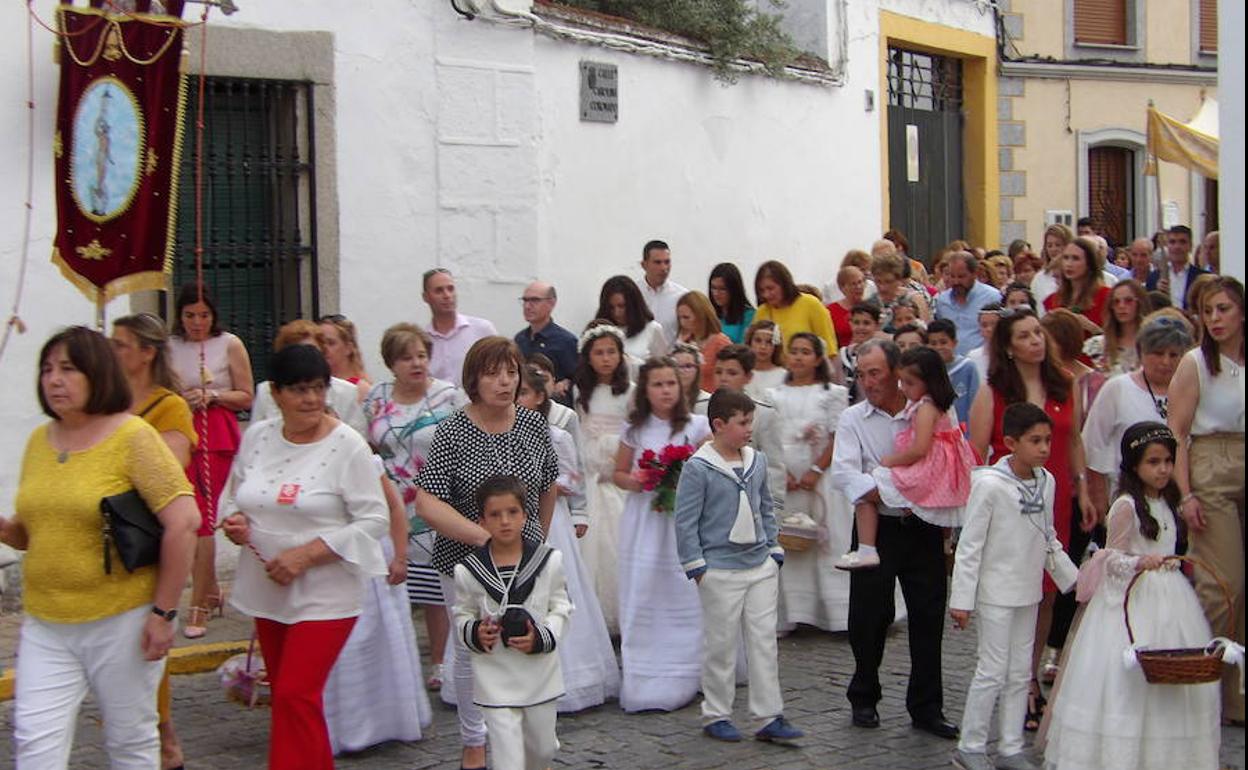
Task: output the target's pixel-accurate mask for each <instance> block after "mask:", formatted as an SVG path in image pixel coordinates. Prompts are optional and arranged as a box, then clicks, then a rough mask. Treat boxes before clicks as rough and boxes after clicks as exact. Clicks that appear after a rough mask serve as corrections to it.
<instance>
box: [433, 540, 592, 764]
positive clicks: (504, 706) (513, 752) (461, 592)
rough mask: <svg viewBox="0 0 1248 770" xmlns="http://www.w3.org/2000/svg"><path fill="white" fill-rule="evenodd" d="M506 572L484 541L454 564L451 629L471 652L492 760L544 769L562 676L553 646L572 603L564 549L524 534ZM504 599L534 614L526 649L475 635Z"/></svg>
mask: <svg viewBox="0 0 1248 770" xmlns="http://www.w3.org/2000/svg"><path fill="white" fill-rule="evenodd" d="M500 572H501V573H502V574H500ZM510 572H511V571H510V570H509V569H508V568H502V569H501V570H500V569H499V568H496V566H495V565H494V562H493V559H492V558H491V557H490V550H489V546H488V545H487V546H486V547H484V548H480V549H477V550H476V551H473V552H472V553H470V554H469V555H468V556H466V557H465V558H464V560H463V561H462V562H460V563H459V564H456V565H455V608H454V620H455V633H457V634H459V638H460V639H461V640H462V641H463V643H464V645H465V646H466V647H467V648H468V650H469V651H470V652H472V653H473V655H472V678H473V701H474V702H475V703H476V704H477V705H478V706H480V707H481V708H482V713H483V715H484V717H485V723H486V727H487V729H488V731H489V736H490V745H491V749H492V751H491V753H492V755H493V764H492V766H493V767H494V768H495V769H496V770H512V769H514V770H522V769H523V770H541V769H542V768H545V767H547V765H548V764H549V763H550V760H551V758H552V757H553V756H554V755H555V752H556V751H558V749H559V741H558V739H557V738H556V737H555V719H556V708H555V700H556V699H558V698H559V697H560V696H561V695H563V676H562V674H561V673H560V668H559V656H558V655H555V654H554V652H555V646H556V645H557V644H558V641H559V638H560V637H561V636H562V634H563V629H564V626H565V624H566V623H567V620H568V615H569V614H570V613H571V611H572V609H573V607H572V603H571V601H569V599H568V592H567V587H566V585H565V582H564V574H563V555H562V554H561V553H559V551H557V550H555V549H554V548H551V547H550V546H548V545H545V544H541V545H534V544H532V543H528V542H525V544H524V551H523V554H522V556H521V558H520V563H519V564H518V565H516V568H515V572H514V577H513V576H512V574H509V573H510ZM508 606H511V607H517V606H520V607H523V608H524V610H525V611H527V612H528V614H529V616H530V618H531V620H532V622H533V627H534V629H535V630H536V632H537V636H536V640H535V642H534V645H533V651H532V652H531V653H528V654H525V653H522V652H518V651H517V650H514V649H512V648H510V647H507V646H506V645H505V644H504V643H503V641H502V639H499V641H498V642H496V643H495V645H494V647H493V649H491V650H485V649H483V648H482V647H481V646H480V645H479V644H478V643H477V629H478V627H479V626H480V624H481V621H482V619H484V618H486V617H493V618H501V617H502V615H503V613H504V611H505V609H506V608H507V607H508Z"/></svg>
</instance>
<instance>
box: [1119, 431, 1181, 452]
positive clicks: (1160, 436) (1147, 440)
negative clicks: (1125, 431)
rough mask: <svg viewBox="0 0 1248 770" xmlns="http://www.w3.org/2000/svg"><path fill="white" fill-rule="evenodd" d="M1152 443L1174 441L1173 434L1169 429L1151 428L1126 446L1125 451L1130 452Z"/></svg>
mask: <svg viewBox="0 0 1248 770" xmlns="http://www.w3.org/2000/svg"><path fill="white" fill-rule="evenodd" d="M1154 441H1175V438H1174V434H1173V433H1172V432H1170V429H1169V428H1153V429H1151V430H1149V431H1147V432H1146V433H1144V435H1142V436H1136V437H1135V438H1134V439H1132V440H1131V443H1130V444H1127V449H1128V450H1132V449H1135V448H1136V447H1138V446H1140V445H1141V444H1151V443H1152V442H1154Z"/></svg>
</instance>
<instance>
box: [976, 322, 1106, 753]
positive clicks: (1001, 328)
mask: <svg viewBox="0 0 1248 770" xmlns="http://www.w3.org/2000/svg"><path fill="white" fill-rule="evenodd" d="M991 344H992V350H991V354H990V355H989V357H988V360H989V361H991V362H992V363H991V365H990V366H989V369H988V387H986V388H980V389H979V393H978V394H976V396H975V401H974V403H973V404H972V406H971V419H970V423H971V446H973V447H974V448H975V451H977V452H979V456H980V458H981V459H983V460H984V461H985V462H988V461H992V462H995V461H996V460H999V459H1001V458H1002V457H1004V456H1005V455H1007V454H1009V449H1007V448H1006V446H1005V437H1004V436H1003V435H1002V433H1001V420H1002V417H1003V415H1004V413H1005V408H1006V407H1007V406H1009V405H1010V404H1014V403H1018V402H1021V401H1029V402H1031V403H1033V404H1035V405H1036V406H1039V407H1041V408H1042V409H1044V411H1045V414H1047V415H1048V416H1049V418H1050V419H1051V420H1052V421H1053V443H1052V448H1051V450H1050V453H1049V461H1048V462H1047V463H1045V464H1044V467H1045V468H1046V469H1048V471H1049V472H1050V473H1052V474H1053V478H1054V480H1055V481H1056V482H1057V490H1056V492H1055V493H1054V500H1053V528H1054V529H1055V530H1057V537H1058V539H1059V540H1061V541H1062V543H1063V544H1064V545H1067V546H1068V545H1069V544H1070V533H1071V530H1072V528H1073V525H1074V517H1075V515H1076V512H1075V510H1074V501H1075V499H1076V498H1077V499H1078V501H1079V508H1078V516H1079V527H1080V528H1081V529H1082V530H1083V531H1085V532H1088V531H1090V530H1091V529H1092V528H1093V527H1094V526H1096V522H1097V515H1096V510H1095V508H1094V507H1093V505H1092V498H1091V497H1090V496H1089V495H1088V485H1087V479H1086V477H1085V467H1086V463H1085V457H1084V452H1083V439H1082V438H1081V436H1080V434H1079V425H1080V424H1081V423H1082V419H1081V418H1080V414H1081V412H1082V408H1083V405H1082V404H1081V403H1080V398H1079V393H1078V391H1077V390H1076V389H1074V388H1073V387H1072V382H1071V377H1070V375H1069V374H1068V373H1066V372H1064V371H1062V370H1061V369H1060V368H1059V367H1058V365H1057V356H1056V355H1054V354H1053V352H1052V351H1051V347H1050V343H1049V340H1048V338H1047V337H1046V336H1045V334H1044V330H1043V329H1042V328H1041V326H1040V320H1039V319H1038V318H1036V314H1035V313H1034V312H1032V310H1031V309H1030V308H1026V307H1019V308H1015V309H1014V310H1007V311H1005V312H1003V313H1002V314H1001V320H1000V321H999V322H998V323H997V327H996V330H995V331H994V332H993V334H992V342H991ZM989 449H991V450H992V457H991V458H989V457H988V455H987V452H988V450H989ZM1044 592H1045V593H1044V599H1043V600H1042V601H1041V602H1040V611H1039V614H1038V615H1037V617H1036V643H1035V645H1034V647H1033V649H1032V662H1031V671H1032V674H1033V675H1034V674H1035V672H1036V669H1037V667H1038V666H1039V664H1040V655H1041V653H1043V651H1044V645H1045V641H1046V640H1047V639H1048V636H1049V626H1050V624H1051V623H1052V621H1053V600H1054V597H1055V595H1056V592H1057V587H1056V586H1055V585H1054V584H1053V582H1052V581H1051V580H1050V579H1049V577H1048V576H1047V575H1046V576H1045V578H1044ZM1043 705H1044V699H1043V698H1042V697H1041V695H1040V685H1039V682H1036V681H1033V682H1032V691H1031V695H1030V696H1029V697H1028V701H1027V721H1026V723H1025V727H1026V728H1027V729H1029V730H1036V729H1037V728H1038V727H1039V725H1040V716H1041V715H1042V709H1043Z"/></svg>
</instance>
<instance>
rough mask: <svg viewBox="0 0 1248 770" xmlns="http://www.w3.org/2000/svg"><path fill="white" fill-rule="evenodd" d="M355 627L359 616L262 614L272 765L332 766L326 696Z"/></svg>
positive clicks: (272, 768) (283, 768)
mask: <svg viewBox="0 0 1248 770" xmlns="http://www.w3.org/2000/svg"><path fill="white" fill-rule="evenodd" d="M354 626H355V618H343V619H341V620H305V621H303V622H300V623H293V624H290V625H287V624H286V623H278V622H277V621H274V620H264V619H262V618H256V636H257V637H258V638H259V640H260V651H261V653H263V655H264V667H265V669H266V670H267V672H268V675H269V682H270V685H271V688H272V690H271V691H272V696H273V705H272V723H271V726H270V730H269V770H332V768H333V766H334V752H333V749H331V748H330V745H329V729H328V728H327V727H326V726H325V709H324V704H323V703H322V701H321V696H322V693H323V692H324V691H325V680H327V679H328V678H329V671H330V669H332V668H333V667H334V661H336V660H337V659H338V653H339V652H341V651H342V646H343V645H344V644H346V643H347V637H348V636H350V635H351V629H352V628H353V627H354Z"/></svg>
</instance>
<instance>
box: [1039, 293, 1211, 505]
mask: <svg viewBox="0 0 1248 770" xmlns="http://www.w3.org/2000/svg"><path fill="white" fill-rule="evenodd" d="M1171 313H1173V315H1171ZM1046 317H1047V316H1046ZM1135 342H1136V349H1137V350H1138V351H1139V360H1140V366H1139V368H1137V369H1135V370H1134V371H1132V372H1131V373H1130V374H1126V375H1123V376H1121V377H1114V378H1112V379H1110V380H1109V381H1108V382H1107V383H1105V385H1104V387H1102V388H1101V392H1100V393H1099V394H1098V395H1097V398H1096V401H1094V402H1093V403H1092V407H1091V408H1090V409H1088V417H1087V419H1086V420H1085V421H1084V423H1083V450H1084V453H1085V454H1086V455H1087V458H1088V461H1087V462H1088V494H1089V495H1091V497H1092V504H1093V505H1094V506H1096V510H1097V511H1098V512H1104V511H1107V510H1109V501H1110V500H1111V499H1112V498H1111V497H1110V495H1114V494H1116V492H1115V490H1117V489H1118V466H1119V465H1120V464H1121V463H1122V456H1121V455H1122V451H1121V446H1120V444H1121V443H1122V434H1124V433H1126V431H1127V428H1129V427H1131V426H1132V425H1134V424H1135V423H1137V422H1140V421H1141V420H1147V419H1155V420H1165V419H1166V415H1167V414H1168V410H1167V398H1168V395H1169V393H1170V380H1171V378H1172V377H1174V370H1175V369H1176V368H1178V366H1179V360H1180V359H1182V358H1183V354H1184V353H1186V352H1187V351H1188V350H1189V349H1190V348H1191V347H1192V327H1191V326H1190V325H1189V324H1188V323H1187V321H1186V320H1184V319H1183V318H1182V316H1181V315H1180V314H1179V313H1178V311H1173V310H1172V311H1169V312H1167V311H1159V313H1156V314H1153V315H1151V316H1149V318H1148V319H1147V320H1146V321H1145V322H1144V324H1143V325H1142V326H1141V327H1140V331H1139V333H1138V334H1137V335H1136V340H1135ZM1132 357H1133V358H1134V357H1135V356H1134V355H1133V356H1132Z"/></svg>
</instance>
